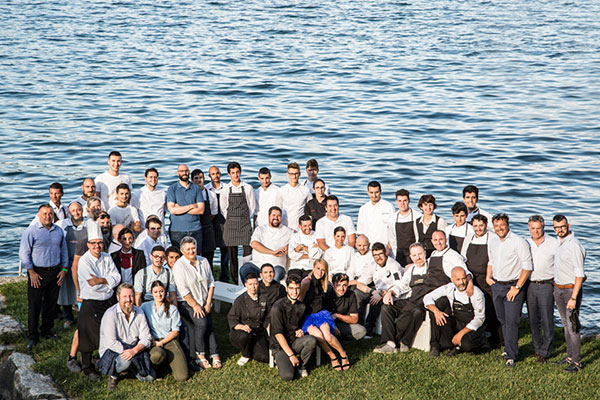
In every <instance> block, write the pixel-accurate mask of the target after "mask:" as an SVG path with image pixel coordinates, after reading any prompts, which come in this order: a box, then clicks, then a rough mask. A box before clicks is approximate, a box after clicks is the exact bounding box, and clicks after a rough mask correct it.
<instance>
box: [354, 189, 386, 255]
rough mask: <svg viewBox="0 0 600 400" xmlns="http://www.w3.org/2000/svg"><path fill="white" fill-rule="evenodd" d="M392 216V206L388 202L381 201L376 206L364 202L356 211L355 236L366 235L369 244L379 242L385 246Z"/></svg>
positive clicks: (369, 202)
mask: <svg viewBox="0 0 600 400" xmlns="http://www.w3.org/2000/svg"><path fill="white" fill-rule="evenodd" d="M392 215H394V206H393V205H392V203H390V202H389V201H386V200H383V199H381V200H379V202H378V203H377V204H373V203H371V201H368V202H366V203H365V204H363V205H362V206H361V207H360V209H359V210H358V221H357V223H356V232H357V234H359V235H360V234H364V235H366V236H367V237H368V238H369V242H371V243H376V242H379V243H383V244H384V245H387V244H388V242H389V237H388V233H389V232H388V230H389V222H390V219H391V218H392Z"/></svg>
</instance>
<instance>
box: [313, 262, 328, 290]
mask: <svg viewBox="0 0 600 400" xmlns="http://www.w3.org/2000/svg"><path fill="white" fill-rule="evenodd" d="M317 263H320V264H322V265H323V266H324V267H325V274H323V277H322V278H321V279H320V281H321V287H322V288H323V292H327V284H328V280H329V264H328V263H327V261H325V260H324V259H322V258H318V259H316V260H315V262H314V263H313V269H314V268H315V265H317Z"/></svg>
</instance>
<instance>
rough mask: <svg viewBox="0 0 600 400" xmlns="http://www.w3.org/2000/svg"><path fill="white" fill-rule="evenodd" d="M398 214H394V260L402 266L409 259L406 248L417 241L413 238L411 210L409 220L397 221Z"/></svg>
mask: <svg viewBox="0 0 600 400" xmlns="http://www.w3.org/2000/svg"><path fill="white" fill-rule="evenodd" d="M399 215H400V213H398V215H396V226H395V229H396V261H398V262H399V263H400V264H401V265H402V266H403V267H404V266H406V265H407V264H408V263H409V262H410V261H409V260H410V258H409V253H408V248H409V247H410V245H411V244H413V243H414V242H416V241H417V239H416V238H415V229H414V222H415V221H414V219H413V211H412V210H410V221H408V222H398V216H399Z"/></svg>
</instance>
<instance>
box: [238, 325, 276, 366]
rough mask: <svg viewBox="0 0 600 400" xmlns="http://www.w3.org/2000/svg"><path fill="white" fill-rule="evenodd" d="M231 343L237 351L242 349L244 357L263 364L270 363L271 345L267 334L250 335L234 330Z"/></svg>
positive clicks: (255, 332)
mask: <svg viewBox="0 0 600 400" xmlns="http://www.w3.org/2000/svg"><path fill="white" fill-rule="evenodd" d="M229 341H230V342H231V344H232V345H233V347H235V348H236V349H240V350H241V352H242V357H246V358H252V359H254V360H256V361H259V362H262V363H268V362H269V343H268V342H267V336H266V332H260V331H252V332H250V333H248V332H245V331H239V330H235V329H234V330H232V331H231V332H230V333H229Z"/></svg>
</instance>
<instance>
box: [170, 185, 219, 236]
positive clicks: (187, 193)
mask: <svg viewBox="0 0 600 400" xmlns="http://www.w3.org/2000/svg"><path fill="white" fill-rule="evenodd" d="M202 202H204V197H203V196H202V191H201V190H200V188H199V187H198V185H196V184H194V183H191V182H190V184H189V186H188V187H187V189H186V188H184V187H183V186H181V183H179V181H177V182H175V183H174V184H172V185H171V186H169V189H167V203H176V204H177V205H179V206H187V205H190V204H194V203H202ZM208 212H210V211H208ZM201 228H202V224H201V223H200V215H192V214H188V213H185V214H181V215H173V214H171V227H170V229H171V230H172V231H175V232H193V231H198V230H200V229H201Z"/></svg>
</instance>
